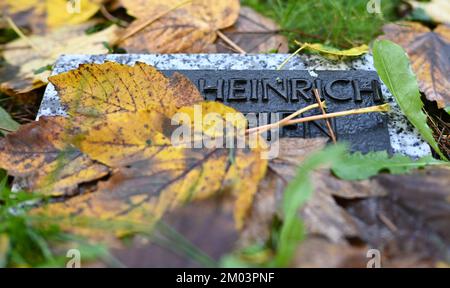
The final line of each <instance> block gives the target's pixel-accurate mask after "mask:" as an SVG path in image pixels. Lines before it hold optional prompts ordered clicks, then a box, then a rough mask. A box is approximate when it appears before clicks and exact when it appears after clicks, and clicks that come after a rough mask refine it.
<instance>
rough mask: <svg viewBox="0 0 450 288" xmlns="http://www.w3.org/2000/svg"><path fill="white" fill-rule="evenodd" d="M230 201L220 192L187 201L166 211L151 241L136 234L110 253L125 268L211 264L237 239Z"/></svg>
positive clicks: (233, 246)
mask: <svg viewBox="0 0 450 288" xmlns="http://www.w3.org/2000/svg"><path fill="white" fill-rule="evenodd" d="M233 202H234V200H233V197H231V196H230V195H221V196H219V197H213V198H209V199H205V200H201V201H195V202H191V203H188V204H186V205H185V206H183V207H180V208H178V209H176V210H174V211H173V212H171V213H168V214H166V215H165V216H164V217H163V219H162V221H161V222H160V223H158V224H157V225H156V228H155V231H154V233H153V235H152V237H151V238H150V240H148V239H145V238H140V237H136V238H135V239H134V241H133V244H132V245H131V247H125V248H122V249H116V250H114V251H112V253H113V255H114V256H115V257H116V258H117V259H118V260H120V262H122V263H123V264H125V265H126V266H127V267H165V268H168V267H173V268H176V267H214V266H216V265H217V264H216V263H217V262H218V260H219V259H220V258H221V257H222V256H223V255H225V254H227V253H230V252H231V251H232V250H233V249H234V248H235V246H236V241H237V239H238V238H239V231H238V230H236V227H235V223H234V220H233ZM206 235H207V237H205V236H206Z"/></svg>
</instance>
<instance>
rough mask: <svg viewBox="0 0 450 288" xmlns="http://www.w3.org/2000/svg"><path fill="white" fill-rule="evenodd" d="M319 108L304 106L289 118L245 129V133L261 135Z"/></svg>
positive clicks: (317, 105) (317, 106) (313, 105)
mask: <svg viewBox="0 0 450 288" xmlns="http://www.w3.org/2000/svg"><path fill="white" fill-rule="evenodd" d="M323 103H325V102H323ZM323 103H322V102H321V103H320V104H323ZM319 107H320V106H319V103H315V104H311V105H309V106H306V107H304V108H302V109H299V110H297V111H295V112H294V113H292V114H290V115H289V116H287V117H285V118H283V119H281V120H280V121H278V122H275V123H272V124H266V125H262V126H258V127H254V128H250V129H247V131H246V132H247V133H253V132H256V131H258V133H263V132H265V131H268V130H270V129H272V128H276V127H278V126H282V124H283V123H285V122H288V121H289V120H291V119H292V118H294V117H297V116H298V115H300V114H303V113H305V112H307V111H309V110H312V109H315V108H319Z"/></svg>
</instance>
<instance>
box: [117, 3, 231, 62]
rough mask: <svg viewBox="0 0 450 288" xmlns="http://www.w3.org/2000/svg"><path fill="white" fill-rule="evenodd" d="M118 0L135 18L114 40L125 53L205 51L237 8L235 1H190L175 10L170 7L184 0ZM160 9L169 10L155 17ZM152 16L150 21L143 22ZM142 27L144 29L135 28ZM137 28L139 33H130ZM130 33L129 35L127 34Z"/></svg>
mask: <svg viewBox="0 0 450 288" xmlns="http://www.w3.org/2000/svg"><path fill="white" fill-rule="evenodd" d="M121 2H122V3H123V5H124V7H125V8H126V9H127V12H128V13H129V14H131V15H132V16H135V17H136V18H137V20H136V21H134V22H132V23H131V24H130V26H128V27H127V29H125V31H123V33H121V36H120V37H119V40H118V42H119V43H118V44H120V46H121V47H123V48H125V49H126V50H127V51H128V52H129V53H143V52H147V53H148V52H151V53H180V52H183V53H200V52H209V51H207V49H208V48H209V47H211V44H213V43H214V41H215V40H216V37H217V35H216V34H217V33H216V32H217V31H218V30H220V29H224V28H227V27H230V26H232V25H233V24H234V23H235V22H236V20H237V19H238V16H239V8H240V4H239V1H238V0H231V1H212V0H192V1H191V2H189V3H187V4H186V5H183V6H181V7H178V8H176V9H174V7H177V5H180V3H184V2H185V1H182V0H170V1H165V2H160V1H156V0H121ZM172 9H174V10H172ZM171 10H172V11H171ZM169 11H170V12H169ZM164 12H169V13H168V14H166V15H163V16H161V17H158V18H155V16H156V15H160V14H161V13H164ZM152 19H154V21H151V23H150V24H148V25H144V24H145V23H148V22H149V20H152ZM142 26H145V28H143V29H142V30H140V29H138V28H139V27H142ZM138 30H139V32H137V33H134V31H138ZM131 34H133V35H132V36H131V37H129V35H131ZM125 38H126V39H125Z"/></svg>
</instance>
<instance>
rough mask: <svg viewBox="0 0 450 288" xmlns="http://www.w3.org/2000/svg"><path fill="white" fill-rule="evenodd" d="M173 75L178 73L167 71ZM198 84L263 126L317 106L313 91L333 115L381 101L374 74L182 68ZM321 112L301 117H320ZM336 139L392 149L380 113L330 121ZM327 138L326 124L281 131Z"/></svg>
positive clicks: (373, 148) (364, 149)
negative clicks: (255, 119)
mask: <svg viewBox="0 0 450 288" xmlns="http://www.w3.org/2000/svg"><path fill="white" fill-rule="evenodd" d="M163 72H164V73H165V74H166V75H171V74H172V73H173V72H174V71H163ZM177 72H180V73H182V74H184V75H185V76H187V77H188V78H189V79H190V80H191V81H192V82H193V83H195V84H196V85H197V87H198V89H199V90H200V92H201V93H202V95H203V96H204V97H205V99H207V100H212V101H221V102H223V103H225V104H226V105H228V106H231V107H233V108H235V109H237V110H239V111H241V112H242V113H244V114H245V115H247V114H248V113H256V115H257V117H256V118H257V119H259V120H260V121H261V123H260V125H261V124H267V122H268V123H272V122H276V121H277V120H279V119H282V118H284V117H286V116H288V115H289V114H291V113H293V112H295V111H297V110H298V109H300V108H302V107H305V106H308V105H310V104H313V103H315V102H316V99H315V97H314V95H313V92H312V89H313V88H318V89H319V90H320V91H321V96H322V99H324V100H326V104H327V111H328V112H329V113H332V112H337V111H343V110H350V109H356V108H363V107H369V106H373V105H379V104H382V103H383V96H382V93H381V88H380V83H379V78H378V75H377V74H376V72H373V71H362V70H350V71H316V72H315V73H317V74H318V75H317V77H313V76H311V75H310V73H309V72H308V71H305V70H297V71H295V70H289V71H288V70H282V71H275V70H245V71H230V70H178V71H177ZM318 113H320V111H319V110H318V109H314V110H312V111H310V112H307V113H305V114H303V116H310V115H316V114H318ZM330 122H331V124H332V127H333V130H334V132H335V134H336V136H337V139H338V140H344V141H347V142H349V144H350V146H351V149H352V150H353V151H362V152H368V151H378V150H387V151H389V152H390V151H391V146H390V141H389V133H388V127H387V116H386V115H383V114H380V113H369V114H361V115H351V116H345V117H339V118H333V119H330ZM320 136H321V137H329V132H328V129H327V127H326V124H325V121H324V120H318V121H312V122H307V123H301V124H297V125H291V126H286V127H283V128H282V131H281V137H305V138H309V137H320ZM269 137H270V135H269Z"/></svg>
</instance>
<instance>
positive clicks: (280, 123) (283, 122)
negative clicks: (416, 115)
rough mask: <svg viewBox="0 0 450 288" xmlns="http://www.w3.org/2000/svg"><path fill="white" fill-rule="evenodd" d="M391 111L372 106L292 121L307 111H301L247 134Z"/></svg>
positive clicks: (252, 129)
mask: <svg viewBox="0 0 450 288" xmlns="http://www.w3.org/2000/svg"><path fill="white" fill-rule="evenodd" d="M312 106H315V107H312ZM318 107H319V104H318V103H316V104H313V105H309V106H307V107H305V108H303V109H308V110H310V109H313V108H318ZM389 109H390V106H389V104H387V103H386V104H383V105H377V106H370V107H366V108H359V109H352V110H346V111H340V112H334V113H328V114H321V115H314V116H309V117H304V118H299V119H294V120H290V119H292V118H293V117H295V116H296V115H299V114H301V113H303V112H305V111H302V109H300V110H298V111H296V112H294V113H293V114H291V115H289V116H288V117H286V118H290V119H288V120H286V118H284V119H283V120H281V121H278V122H276V123H273V124H268V125H263V126H259V127H255V128H251V129H248V130H247V131H246V132H247V133H254V132H257V133H262V132H264V131H267V130H269V129H272V128H274V127H276V126H279V127H283V126H287V125H293V124H298V123H303V122H309V121H315V120H322V119H329V118H334V117H342V116H349V115H355V114H365V113H372V112H387V111H389ZM294 114H296V115H294ZM292 115H294V116H292ZM291 116H292V117H291Z"/></svg>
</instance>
